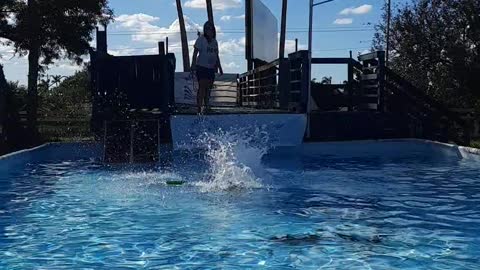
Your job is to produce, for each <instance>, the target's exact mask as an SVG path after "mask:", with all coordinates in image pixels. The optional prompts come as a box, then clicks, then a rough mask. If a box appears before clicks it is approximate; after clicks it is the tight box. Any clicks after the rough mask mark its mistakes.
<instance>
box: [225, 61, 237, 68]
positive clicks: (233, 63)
mask: <svg viewBox="0 0 480 270" xmlns="http://www.w3.org/2000/svg"><path fill="white" fill-rule="evenodd" d="M223 66H224V68H225V69H230V70H232V69H238V68H240V65H238V64H237V63H235V62H233V61H232V62H230V63H226V64H224V65H223Z"/></svg>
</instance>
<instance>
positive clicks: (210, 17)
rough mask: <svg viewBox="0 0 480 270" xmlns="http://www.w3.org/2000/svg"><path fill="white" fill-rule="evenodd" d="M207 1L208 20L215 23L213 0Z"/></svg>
mask: <svg viewBox="0 0 480 270" xmlns="http://www.w3.org/2000/svg"><path fill="white" fill-rule="evenodd" d="M206 1H207V14H208V20H209V21H210V22H212V23H213V24H215V21H214V20H213V8H212V0H206Z"/></svg>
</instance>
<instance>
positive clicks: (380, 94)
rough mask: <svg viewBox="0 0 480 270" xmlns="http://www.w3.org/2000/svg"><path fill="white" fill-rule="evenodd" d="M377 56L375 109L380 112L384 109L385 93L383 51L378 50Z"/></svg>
mask: <svg viewBox="0 0 480 270" xmlns="http://www.w3.org/2000/svg"><path fill="white" fill-rule="evenodd" d="M377 57H378V71H377V75H378V106H377V110H378V111H381V112H385V111H386V106H385V104H386V102H385V101H386V98H387V97H386V96H387V93H386V91H385V52H383V51H380V52H377Z"/></svg>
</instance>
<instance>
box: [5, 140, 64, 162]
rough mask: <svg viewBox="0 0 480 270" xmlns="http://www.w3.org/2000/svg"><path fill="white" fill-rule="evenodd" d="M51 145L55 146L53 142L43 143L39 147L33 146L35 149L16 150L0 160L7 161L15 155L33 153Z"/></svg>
mask: <svg viewBox="0 0 480 270" xmlns="http://www.w3.org/2000/svg"><path fill="white" fill-rule="evenodd" d="M53 144H57V143H53V142H49V143H44V144H41V145H39V146H35V147H32V148H27V149H22V150H18V151H15V152H12V153H8V154H5V155H3V156H0V160H3V159H7V158H10V157H13V156H16V155H20V154H25V153H29V152H33V151H36V150H39V149H42V148H45V147H47V146H49V145H53ZM58 144H61V143H58Z"/></svg>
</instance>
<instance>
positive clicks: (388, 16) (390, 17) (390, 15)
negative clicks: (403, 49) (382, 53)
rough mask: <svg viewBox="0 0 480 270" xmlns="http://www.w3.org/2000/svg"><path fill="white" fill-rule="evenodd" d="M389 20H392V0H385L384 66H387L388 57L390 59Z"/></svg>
mask: <svg viewBox="0 0 480 270" xmlns="http://www.w3.org/2000/svg"><path fill="white" fill-rule="evenodd" d="M391 20H392V1H391V0H387V34H386V39H387V40H386V41H387V51H386V59H385V65H386V66H388V63H389V59H390V22H391Z"/></svg>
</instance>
